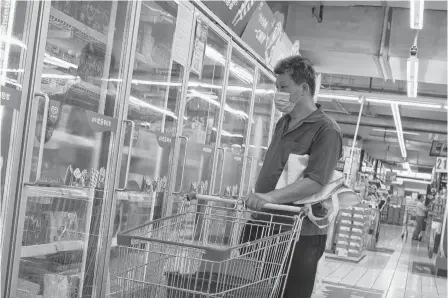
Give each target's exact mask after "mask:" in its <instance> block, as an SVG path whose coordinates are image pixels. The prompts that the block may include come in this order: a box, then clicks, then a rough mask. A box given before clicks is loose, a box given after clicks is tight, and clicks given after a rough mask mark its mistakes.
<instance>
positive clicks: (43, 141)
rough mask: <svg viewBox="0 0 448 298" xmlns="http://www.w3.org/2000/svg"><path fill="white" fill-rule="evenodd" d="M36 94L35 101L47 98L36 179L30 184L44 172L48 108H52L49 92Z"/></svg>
mask: <svg viewBox="0 0 448 298" xmlns="http://www.w3.org/2000/svg"><path fill="white" fill-rule="evenodd" d="M34 95H35V96H34V99H33V101H34V100H35V99H36V98H37V97H43V98H45V105H44V114H43V117H42V127H41V133H40V140H39V151H38V160H37V170H36V179H35V180H34V181H33V182H30V183H28V184H30V185H36V184H37V183H39V180H40V175H41V172H42V158H43V155H44V145H45V137H46V135H47V121H48V110H49V108H50V98H49V97H48V95H47V94H45V93H41V92H37V93H35V94H34ZM33 103H34V102H33ZM32 139H33V138H32Z"/></svg>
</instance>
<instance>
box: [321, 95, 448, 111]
mask: <svg viewBox="0 0 448 298" xmlns="http://www.w3.org/2000/svg"><path fill="white" fill-rule="evenodd" d="M319 98H330V99H340V100H348V101H356V102H359V101H360V97H359V96H358V95H340V94H331V93H320V94H319ZM366 101H368V102H374V103H379V104H387V105H390V104H398V105H400V106H409V107H416V108H430V109H441V108H445V109H447V106H443V105H440V104H435V103H425V102H415V101H402V100H398V99H397V100H391V99H381V98H375V97H366Z"/></svg>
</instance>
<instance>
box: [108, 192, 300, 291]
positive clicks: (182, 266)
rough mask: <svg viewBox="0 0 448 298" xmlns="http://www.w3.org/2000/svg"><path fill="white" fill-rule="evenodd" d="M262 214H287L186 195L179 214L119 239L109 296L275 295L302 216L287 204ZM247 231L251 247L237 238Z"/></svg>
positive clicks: (237, 202)
mask: <svg viewBox="0 0 448 298" xmlns="http://www.w3.org/2000/svg"><path fill="white" fill-rule="evenodd" d="M265 208H266V209H274V210H281V211H286V212H288V214H290V216H285V215H278V214H275V215H274V214H270V213H264V212H252V211H249V210H247V209H246V208H245V205H244V201H242V200H234V199H223V198H218V197H214V196H205V195H195V194H194V195H188V196H186V198H185V199H184V200H183V202H182V205H181V208H180V212H179V213H178V214H176V215H172V216H169V217H165V218H162V219H159V220H155V221H152V222H149V223H147V224H145V225H142V226H139V227H137V228H135V229H133V230H130V231H127V232H124V233H122V234H119V235H118V239H117V242H118V247H119V248H118V249H119V265H118V266H119V270H118V273H117V274H116V278H117V284H118V291H117V292H116V293H115V294H114V295H113V296H114V297H133V298H137V297H138V298H140V297H148V298H149V297H150V298H193V297H194V298H205V297H207V298H209V297H210V298H211V297H216V298H218V297H219V298H276V297H280V294H281V293H283V290H284V280H285V277H286V276H287V274H288V271H289V266H290V261H291V260H290V258H289V255H290V252H291V251H292V250H294V247H295V244H296V242H297V240H298V238H299V236H300V229H301V226H302V221H303V218H304V216H305V215H304V213H303V212H301V208H299V207H294V206H285V205H275V204H267V205H266V206H265ZM253 214H255V217H256V218H257V219H256V220H254V219H252V218H253V217H251V215H253ZM249 219H250V220H249ZM247 231H249V232H250V233H253V234H254V235H255V234H256V237H254V235H252V234H251V235H250V239H253V240H252V241H248V242H245V241H244V240H242V238H243V237H242V235H243V234H244V235H246V234H247Z"/></svg>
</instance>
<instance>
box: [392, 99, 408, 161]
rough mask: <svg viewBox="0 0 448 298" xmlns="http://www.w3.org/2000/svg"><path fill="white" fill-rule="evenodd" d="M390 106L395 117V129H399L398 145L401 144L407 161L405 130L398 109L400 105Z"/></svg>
mask: <svg viewBox="0 0 448 298" xmlns="http://www.w3.org/2000/svg"><path fill="white" fill-rule="evenodd" d="M390 106H391V108H392V114H393V116H394V122H395V128H396V129H397V138H398V143H399V144H400V149H401V155H402V156H403V158H404V159H406V157H407V153H406V145H405V143H404V138H403V128H402V126H401V117H400V110H399V109H398V104H391V105H390Z"/></svg>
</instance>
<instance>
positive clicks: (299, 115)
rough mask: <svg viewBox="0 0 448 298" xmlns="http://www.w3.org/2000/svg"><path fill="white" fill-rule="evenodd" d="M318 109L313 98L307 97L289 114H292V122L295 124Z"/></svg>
mask: <svg viewBox="0 0 448 298" xmlns="http://www.w3.org/2000/svg"><path fill="white" fill-rule="evenodd" d="M316 110H317V107H316V104H315V103H314V100H313V99H311V100H310V99H305V100H303V101H301V102H300V103H299V104H298V105H296V106H295V108H294V110H292V112H291V113H290V114H289V116H291V121H290V124H292V125H295V124H297V123H299V122H301V121H302V120H304V119H305V118H306V117H308V116H309V115H311V114H312V113H313V112H314V111H316Z"/></svg>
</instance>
